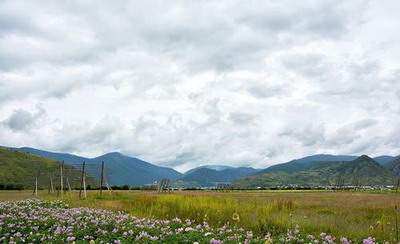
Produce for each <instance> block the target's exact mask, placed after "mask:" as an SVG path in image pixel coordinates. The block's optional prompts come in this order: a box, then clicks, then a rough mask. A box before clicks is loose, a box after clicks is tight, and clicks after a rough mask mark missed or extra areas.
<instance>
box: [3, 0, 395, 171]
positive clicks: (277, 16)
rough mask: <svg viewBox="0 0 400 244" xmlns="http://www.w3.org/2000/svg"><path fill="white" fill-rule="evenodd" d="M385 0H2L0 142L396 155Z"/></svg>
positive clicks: (390, 21)
mask: <svg viewBox="0 0 400 244" xmlns="http://www.w3.org/2000/svg"><path fill="white" fill-rule="evenodd" d="M399 7H400V5H399V3H398V2H397V1H395V0H393V1H390V0H388V1H383V2H382V1H377V0H375V1H368V2H366V1H301V2H298V3H295V2H293V1H279V2H276V1H250V2H243V1H230V2H222V1H205V2H204V1H201V2H196V1H172V2H171V1H167V2H165V1H146V2H145V3H144V2H141V1H118V2H98V1H67V2H54V1H29V2H27V1H22V0H21V1H19V0H17V1H15V0H9V1H7V0H5V1H1V2H0V57H1V58H0V144H2V145H8V146H33V147H39V148H43V149H47V150H54V151H64V152H73V153H78V154H82V155H86V156H93V155H98V154H101V153H105V152H109V151H114V150H118V151H121V152H124V153H127V154H129V155H132V156H137V157H140V158H143V159H145V160H149V161H151V162H154V163H157V164H160V165H166V166H171V167H174V168H176V169H178V170H185V169H188V168H191V167H194V166H197V165H200V164H207V163H213V164H215V163H218V164H229V165H251V166H255V167H266V166H267V165H270V164H273V163H278V162H282V161H285V160H288V159H292V158H295V157H301V156H304V155H308V154H314V153H334V154H362V153H366V154H371V155H378V154H393V155H397V154H400V150H399V148H400V139H399V136H398V135H399V134H400V129H399V128H400V46H399V45H398V43H400V34H398V29H399V27H400V26H399V23H400V17H399V15H398V14H397V11H396V9H399Z"/></svg>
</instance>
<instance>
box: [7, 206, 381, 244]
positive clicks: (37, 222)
mask: <svg viewBox="0 0 400 244" xmlns="http://www.w3.org/2000/svg"><path fill="white" fill-rule="evenodd" d="M3 242H5V243H20V242H26V243H32V242H33V243H42V242H52V243H59V242H65V243H91V244H94V243H116V244H117V243H138V242H139V243H152V242H162V243H213V244H220V243H298V242H306V243H346V244H347V243H352V242H351V241H350V240H348V239H347V238H344V237H342V238H338V240H337V239H336V238H335V237H334V236H330V235H326V234H324V233H322V234H321V235H320V236H319V237H318V238H317V237H314V236H312V235H308V236H305V237H302V236H301V235H300V233H299V230H298V227H296V228H295V229H294V230H289V231H288V232H287V233H286V234H284V235H281V236H277V237H275V238H272V237H271V235H270V234H268V233H267V234H266V235H265V236H261V237H257V236H254V235H253V233H252V232H251V231H245V230H244V229H241V228H236V227H233V226H228V225H225V226H223V227H221V228H211V227H210V226H209V225H208V224H207V223H206V222H203V223H194V221H191V220H185V221H182V220H180V219H178V218H176V219H173V220H153V219H145V218H137V217H134V216H131V215H128V214H126V213H123V212H112V211H108V210H101V209H89V208H68V206H67V205H66V204H64V203H62V202H60V201H53V202H49V201H40V200H25V201H19V202H0V243H3ZM364 243H368V244H370V243H375V241H374V240H373V239H372V238H369V239H366V240H364Z"/></svg>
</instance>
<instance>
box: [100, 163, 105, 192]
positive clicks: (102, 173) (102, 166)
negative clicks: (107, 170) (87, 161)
mask: <svg viewBox="0 0 400 244" xmlns="http://www.w3.org/2000/svg"><path fill="white" fill-rule="evenodd" d="M100 177H101V178H100V196H101V195H102V194H103V177H104V161H101V176H100Z"/></svg>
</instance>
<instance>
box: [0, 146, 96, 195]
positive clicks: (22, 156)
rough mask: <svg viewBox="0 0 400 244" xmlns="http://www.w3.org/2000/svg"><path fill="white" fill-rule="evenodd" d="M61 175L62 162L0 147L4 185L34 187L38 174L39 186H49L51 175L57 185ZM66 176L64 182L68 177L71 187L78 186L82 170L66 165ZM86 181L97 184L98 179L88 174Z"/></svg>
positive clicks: (55, 185)
mask: <svg viewBox="0 0 400 244" xmlns="http://www.w3.org/2000/svg"><path fill="white" fill-rule="evenodd" d="M59 175H60V162H57V161H54V160H50V159H47V158H43V157H39V156H35V155H32V154H28V153H23V152H17V151H14V150H11V149H7V148H3V147H0V185H1V186H3V187H5V186H7V185H20V186H21V188H25V189H27V188H28V189H29V188H31V189H33V186H34V183H35V178H36V176H38V187H39V188H44V189H47V188H48V186H49V184H50V176H51V177H52V179H53V181H54V187H57V186H58V185H59V184H58V179H59ZM64 177H65V179H64V184H66V178H67V177H68V178H69V181H70V184H71V187H78V186H79V185H80V178H81V171H80V170H78V169H76V168H74V167H72V166H69V165H64ZM86 182H87V184H88V185H95V184H96V180H95V179H94V178H92V177H90V176H86ZM0 189H1V188H0Z"/></svg>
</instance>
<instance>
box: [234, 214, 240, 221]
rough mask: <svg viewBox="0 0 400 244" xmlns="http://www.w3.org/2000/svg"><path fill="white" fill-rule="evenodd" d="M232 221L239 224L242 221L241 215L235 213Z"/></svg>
mask: <svg viewBox="0 0 400 244" xmlns="http://www.w3.org/2000/svg"><path fill="white" fill-rule="evenodd" d="M232 220H233V221H236V222H239V221H240V217H239V214H238V213H233V215H232Z"/></svg>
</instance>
